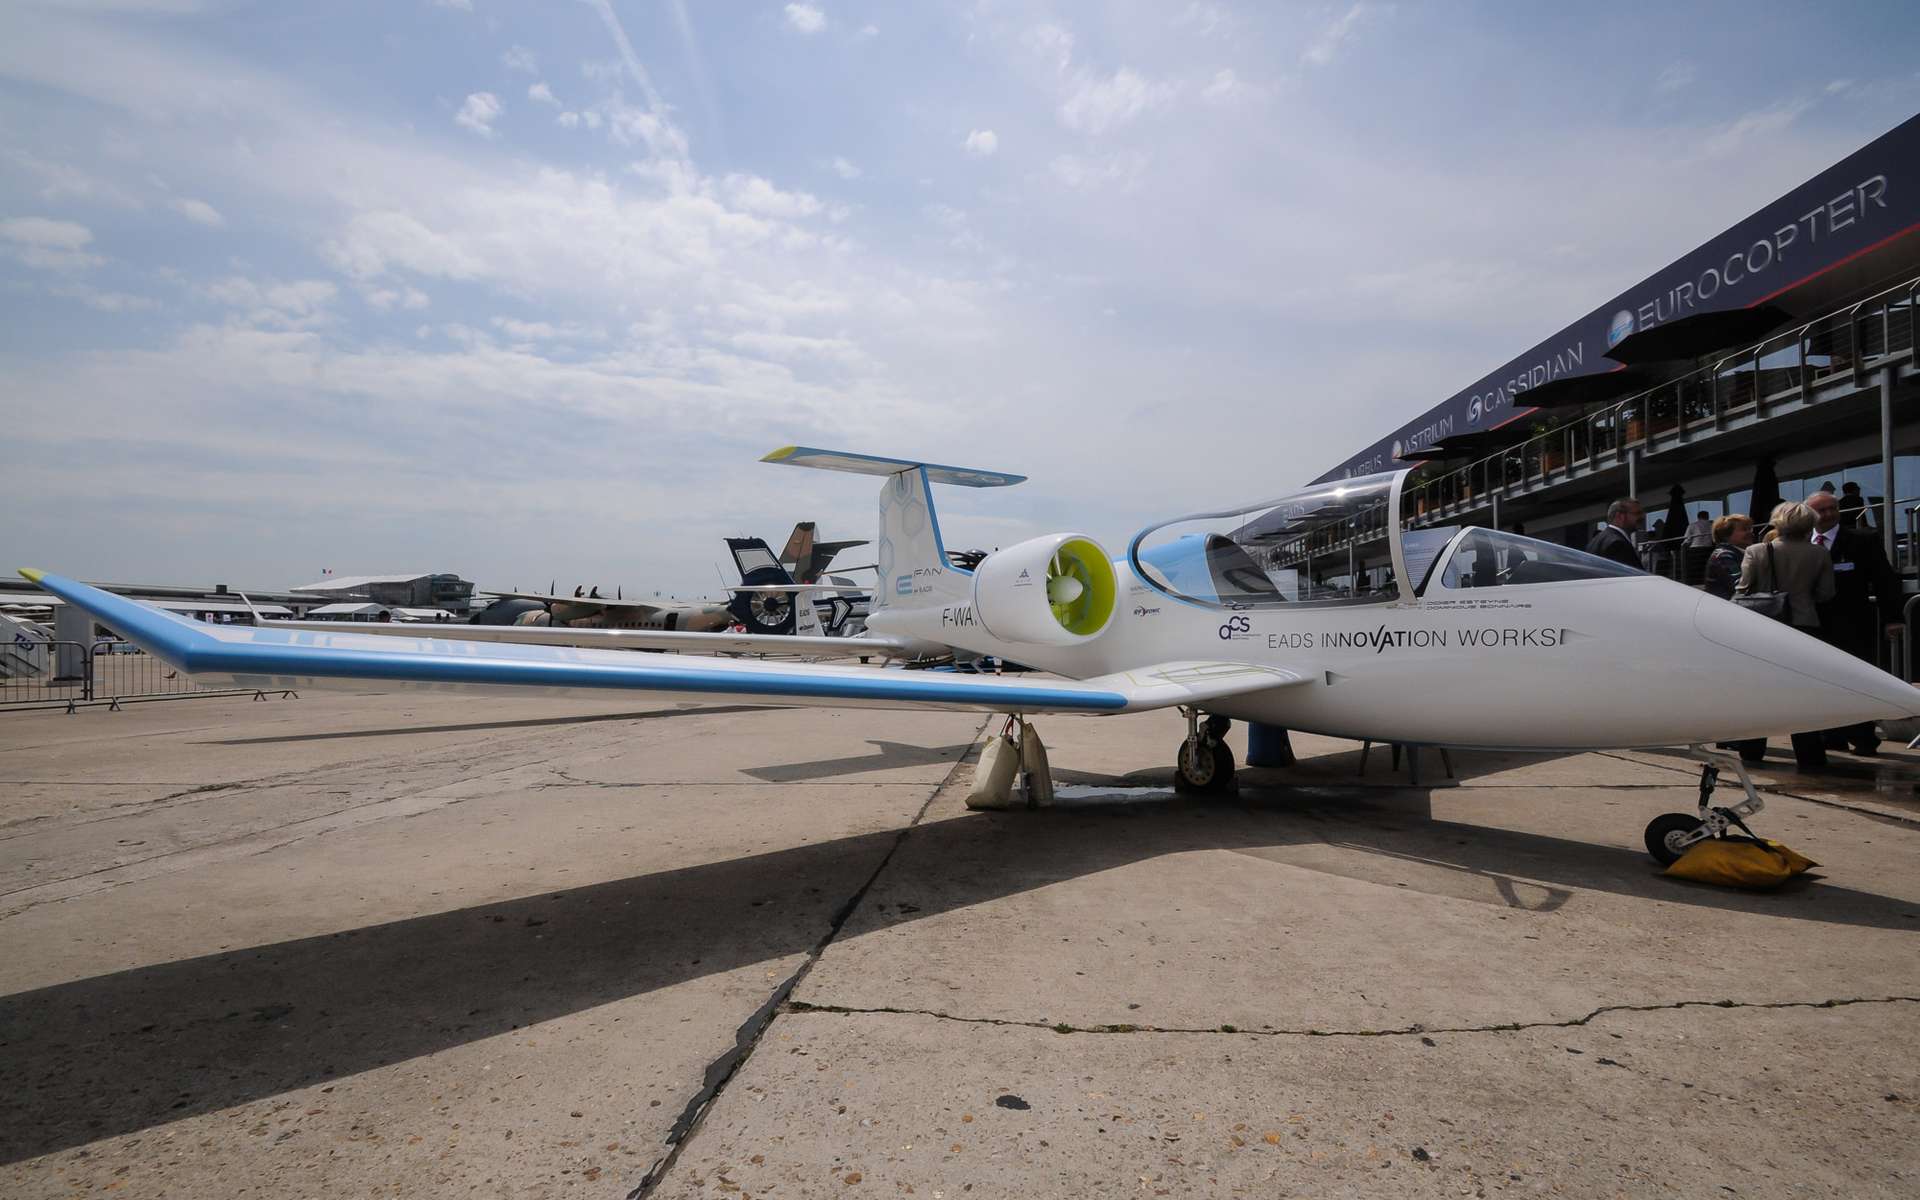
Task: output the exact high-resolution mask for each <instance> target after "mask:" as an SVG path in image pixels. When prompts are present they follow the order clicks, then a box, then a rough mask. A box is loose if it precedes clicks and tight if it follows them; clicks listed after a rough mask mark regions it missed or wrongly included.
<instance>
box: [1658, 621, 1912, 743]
mask: <svg viewBox="0 0 1920 1200" xmlns="http://www.w3.org/2000/svg"><path fill="white" fill-rule="evenodd" d="M1693 624H1694V628H1695V629H1696V630H1698V631H1699V632H1700V634H1701V636H1703V637H1705V638H1706V639H1707V640H1708V641H1710V642H1713V643H1715V644H1716V645H1719V646H1723V647H1725V648H1726V649H1728V650H1733V651H1737V652H1738V653H1741V654H1745V655H1747V656H1749V657H1751V658H1757V659H1759V660H1761V661H1762V662H1766V663H1771V664H1772V665H1773V666H1776V667H1779V668H1782V669H1783V670H1785V671H1790V672H1792V673H1793V674H1794V675H1798V676H1801V677H1803V678H1805V679H1806V680H1808V681H1809V682H1818V683H1823V684H1826V685H1828V687H1829V688H1832V689H1838V692H1837V693H1832V692H1830V693H1829V697H1830V699H1829V700H1828V701H1827V702H1826V703H1828V704H1830V705H1832V706H1834V707H1835V708H1838V709H1840V710H1842V711H1838V712H1834V713H1833V714H1832V723H1833V724H1834V725H1842V724H1850V723H1852V722H1854V721H1872V720H1878V719H1884V718H1891V717H1914V716H1920V688H1916V687H1914V686H1913V685H1912V684H1910V683H1905V682H1902V681H1901V680H1899V679H1896V678H1894V677H1893V676H1892V675H1889V674H1887V673H1886V672H1885V671H1882V670H1881V669H1880V668H1878V667H1876V666H1874V665H1873V664H1872V663H1868V662H1862V661H1861V660H1860V659H1857V658H1855V657H1854V656H1853V655H1851V654H1848V653H1847V652H1846V651H1844V650H1838V649H1835V648H1834V647H1832V646H1829V645H1827V644H1826V643H1825V642H1823V641H1821V640H1820V639H1818V638H1816V637H1814V636H1812V635H1811V634H1808V633H1804V632H1802V631H1801V630H1798V629H1795V628H1794V627H1793V626H1791V625H1788V624H1786V623H1785V622H1783V621H1774V620H1770V619H1769V618H1767V617H1763V616H1761V615H1760V614H1758V613H1755V612H1752V611H1750V610H1748V609H1745V608H1742V607H1740V606H1739V605H1738V604H1733V603H1730V602H1728V601H1725V600H1722V599H1720V598H1719V597H1717V596H1708V595H1704V594H1703V595H1702V596H1701V597H1700V603H1699V605H1698V606H1697V607H1695V609H1694V613H1693ZM1843 716H1844V717H1845V719H1844V720H1843V719H1841V718H1842V717H1843Z"/></svg>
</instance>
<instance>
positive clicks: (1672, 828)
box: [1647, 813, 1704, 867]
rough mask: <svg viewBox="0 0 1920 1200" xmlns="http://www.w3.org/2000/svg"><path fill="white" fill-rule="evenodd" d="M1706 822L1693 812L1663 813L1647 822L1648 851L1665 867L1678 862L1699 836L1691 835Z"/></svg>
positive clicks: (1654, 859)
mask: <svg viewBox="0 0 1920 1200" xmlns="http://www.w3.org/2000/svg"><path fill="white" fill-rule="evenodd" d="M1702 824H1704V822H1702V821H1701V820H1700V818H1699V817H1696V816H1693V815H1692V814H1691V813H1661V814H1660V815H1659V816H1657V817H1655V818H1654V819H1653V820H1651V821H1649V822H1647V853H1648V854H1651V855H1653V861H1655V862H1657V863H1659V864H1660V865H1661V866H1663V867H1670V866H1672V865H1673V864H1674V863H1675V862H1678V861H1679V859H1680V856H1681V855H1682V854H1685V853H1686V852H1687V847H1688V846H1690V845H1692V844H1693V843H1694V842H1695V841H1698V840H1699V839H1697V838H1692V837H1690V836H1689V835H1690V834H1692V833H1693V831H1694V830H1696V829H1699V828H1700V826H1701V825H1702Z"/></svg>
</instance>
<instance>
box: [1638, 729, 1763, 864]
mask: <svg viewBox="0 0 1920 1200" xmlns="http://www.w3.org/2000/svg"><path fill="white" fill-rule="evenodd" d="M1693 753H1694V755H1695V757H1697V758H1699V759H1700V760H1701V762H1702V766H1701V768H1700V809H1699V812H1698V814H1688V813H1661V814H1660V815H1659V816H1657V817H1655V818H1654V819H1653V820H1652V821H1649V822H1648V823H1647V853H1648V854H1651V855H1653V860H1654V861H1655V862H1657V863H1659V864H1660V865H1661V866H1663V867H1665V866H1671V865H1672V864H1673V863H1674V862H1675V861H1676V860H1678V859H1679V857H1680V856H1681V855H1682V854H1685V853H1686V852H1687V849H1688V847H1690V846H1692V845H1693V844H1694V843H1695V842H1704V841H1706V840H1707V839H1708V838H1717V837H1725V836H1727V830H1728V829H1729V828H1731V827H1733V826H1736V825H1737V826H1739V828H1740V830H1741V831H1742V832H1743V833H1745V834H1746V835H1747V836H1748V837H1754V836H1755V835H1754V832H1753V830H1751V829H1748V828H1747V823H1746V821H1745V820H1744V819H1743V818H1745V817H1750V816H1752V815H1753V814H1755V813H1757V812H1759V811H1760V810H1761V809H1763V808H1765V807H1766V803H1765V802H1764V801H1763V800H1761V799H1760V793H1759V792H1757V791H1755V790H1754V787H1753V778H1752V777H1751V776H1750V775H1748V774H1747V764H1746V763H1745V762H1743V761H1741V760H1740V759H1737V758H1736V759H1734V760H1732V761H1733V769H1734V770H1735V771H1736V772H1738V773H1739V775H1740V786H1741V787H1742V788H1744V789H1745V790H1746V793H1747V798H1746V799H1745V800H1742V801H1741V802H1740V803H1738V804H1736V805H1734V806H1732V807H1731V808H1723V807H1721V806H1718V805H1715V804H1713V803H1712V799H1713V789H1714V785H1715V784H1717V783H1719V782H1720V767H1719V764H1718V763H1716V762H1715V761H1714V756H1713V755H1711V754H1709V753H1708V752H1707V751H1706V750H1705V749H1704V748H1703V747H1700V746H1695V747H1694V748H1693Z"/></svg>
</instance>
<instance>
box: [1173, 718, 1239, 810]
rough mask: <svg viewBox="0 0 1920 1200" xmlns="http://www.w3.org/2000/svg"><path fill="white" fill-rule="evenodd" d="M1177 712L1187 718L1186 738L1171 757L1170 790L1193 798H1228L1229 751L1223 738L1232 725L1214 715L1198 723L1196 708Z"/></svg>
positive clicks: (1231, 776)
mask: <svg viewBox="0 0 1920 1200" xmlns="http://www.w3.org/2000/svg"><path fill="white" fill-rule="evenodd" d="M1180 711H1181V713H1182V714H1183V715H1185V716H1186V718H1187V738H1186V740H1185V741H1183V742H1181V743H1180V749H1179V751H1178V752H1177V753H1176V754H1175V755H1174V760H1173V790H1174V791H1176V792H1182V793H1185V794H1188V795H1196V796H1219V795H1230V794H1232V793H1233V791H1234V790H1235V784H1234V770H1233V749H1232V748H1231V747H1230V746H1228V745H1227V741H1226V738H1227V731H1228V730H1229V729H1232V728H1233V722H1232V721H1231V720H1229V719H1228V718H1226V717H1222V716H1219V715H1217V714H1216V715H1214V716H1210V717H1208V718H1207V719H1206V720H1205V721H1204V722H1202V721H1201V720H1200V710H1199V709H1197V708H1183V709H1181V710H1180Z"/></svg>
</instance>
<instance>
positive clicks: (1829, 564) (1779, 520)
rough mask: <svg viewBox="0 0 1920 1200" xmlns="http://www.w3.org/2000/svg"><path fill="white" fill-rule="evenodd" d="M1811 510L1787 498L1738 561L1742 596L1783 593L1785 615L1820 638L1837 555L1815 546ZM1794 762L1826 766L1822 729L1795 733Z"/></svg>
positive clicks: (1812, 767) (1809, 766)
mask: <svg viewBox="0 0 1920 1200" xmlns="http://www.w3.org/2000/svg"><path fill="white" fill-rule="evenodd" d="M1814 519H1815V518H1814V515H1813V510H1812V509H1810V508H1808V507H1807V506H1806V505H1804V504H1796V503H1794V502H1793V501H1788V502H1786V503H1785V504H1781V505H1779V506H1777V507H1775V508H1774V510H1773V517H1772V524H1773V532H1772V533H1770V534H1768V535H1767V540H1766V541H1764V542H1761V543H1759V544H1757V545H1753V546H1748V547H1747V552H1746V555H1745V556H1744V557H1743V558H1742V559H1741V560H1740V583H1739V585H1738V586H1737V587H1736V589H1735V590H1736V591H1737V592H1738V594H1740V595H1742V596H1745V595H1749V594H1751V593H1753V592H1785V593H1786V594H1787V619H1788V621H1789V622H1790V623H1791V624H1792V625H1793V626H1794V628H1796V629H1799V630H1801V631H1803V632H1805V633H1809V634H1813V635H1815V636H1818V634H1819V631H1820V605H1821V603H1823V602H1824V601H1827V600H1831V599H1833V558H1832V556H1831V555H1829V554H1828V553H1827V552H1826V550H1825V549H1824V548H1823V547H1820V546H1816V545H1814V544H1813V540H1812V539H1813V526H1814ZM1793 758H1794V762H1795V763H1796V764H1797V765H1798V766H1799V768H1800V769H1801V770H1802V771H1816V770H1819V769H1821V768H1823V767H1825V766H1826V765H1827V747H1826V737H1825V735H1824V734H1823V733H1821V732H1819V731H1815V732H1812V733H1796V734H1794V735H1793Z"/></svg>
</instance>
